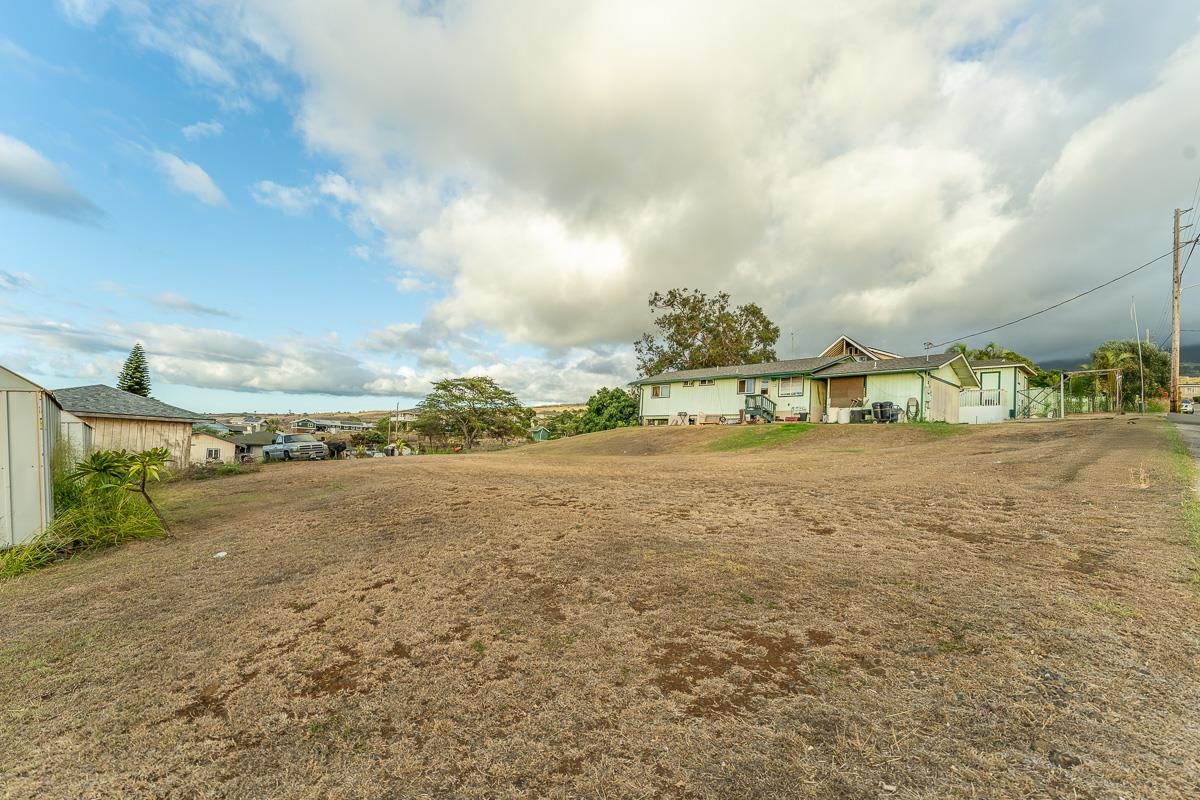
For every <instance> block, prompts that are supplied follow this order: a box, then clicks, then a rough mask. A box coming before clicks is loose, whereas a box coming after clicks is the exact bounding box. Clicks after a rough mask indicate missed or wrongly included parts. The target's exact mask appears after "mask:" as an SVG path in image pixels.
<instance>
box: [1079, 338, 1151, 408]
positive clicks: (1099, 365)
mask: <svg viewBox="0 0 1200 800" xmlns="http://www.w3.org/2000/svg"><path fill="white" fill-rule="evenodd" d="M1141 347H1142V365H1143V366H1144V368H1145V371H1146V398H1147V399H1150V398H1152V397H1157V396H1160V395H1162V394H1163V393H1165V392H1167V391H1169V390H1170V387H1171V354H1170V352H1168V351H1166V350H1159V349H1158V347H1157V346H1155V345H1153V344H1151V343H1149V342H1142V346H1141ZM1088 367H1089V368H1090V369H1116V370H1120V372H1121V398H1120V399H1121V403H1122V405H1124V406H1125V407H1126V408H1136V407H1137V404H1138V401H1139V400H1140V399H1141V394H1142V378H1141V372H1140V370H1139V368H1138V342H1137V340H1136V339H1112V340H1109V341H1107V342H1105V343H1104V344H1102V345H1100V346H1099V347H1097V348H1096V349H1095V350H1093V351H1092V360H1091V363H1090V364H1088Z"/></svg>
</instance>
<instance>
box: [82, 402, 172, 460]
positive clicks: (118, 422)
mask: <svg viewBox="0 0 1200 800" xmlns="http://www.w3.org/2000/svg"><path fill="white" fill-rule="evenodd" d="M76 416H77V417H79V418H80V419H82V420H83V421H84V422H86V423H88V424H89V425H91V426H92V447H94V448H95V449H97V450H129V451H130V452H134V453H138V452H141V451H142V450H149V449H150V448H151V447H165V448H167V449H168V450H170V451H171V459H172V461H171V465H170V466H171V468H172V469H182V468H183V467H186V466H187V465H188V464H189V463H191V446H192V423H190V422H170V421H165V420H164V421H158V420H147V419H114V418H110V417H89V416H87V415H86V414H76Z"/></svg>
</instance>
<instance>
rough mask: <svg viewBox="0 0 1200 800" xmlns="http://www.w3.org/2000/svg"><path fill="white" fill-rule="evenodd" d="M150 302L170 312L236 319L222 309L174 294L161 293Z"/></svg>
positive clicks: (232, 314) (233, 315)
mask: <svg viewBox="0 0 1200 800" xmlns="http://www.w3.org/2000/svg"><path fill="white" fill-rule="evenodd" d="M150 302H152V303H154V305H156V306H158V307H159V308H165V309H168V310H171V311H183V312H185V313H188V314H201V315H204V316H209V317H226V318H228V319H236V318H237V314H234V313H233V312H231V311H228V310H226V309H222V308H214V307H212V306H205V305H201V304H199V303H197V302H195V301H193V300H189V299H188V298H186V297H184V296H183V295H181V294H178V293H176V292H163V293H162V294H159V295H155V296H154V297H153V298H151V300H150Z"/></svg>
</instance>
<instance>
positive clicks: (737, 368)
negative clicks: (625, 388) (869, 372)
mask: <svg viewBox="0 0 1200 800" xmlns="http://www.w3.org/2000/svg"><path fill="white" fill-rule="evenodd" d="M847 358H849V356H835V357H826V356H818V357H816V358H793V359H790V360H788V361H768V362H765V363H763V364H735V365H734V366H732V367H706V368H704V369H684V370H679V371H677V372H660V373H659V374H657V375H651V376H650V377H648V378H638V379H637V380H636V381H630V383H629V385H630V386H641V385H642V384H647V383H673V382H675V381H695V380H710V379H716V378H758V377H764V376H768V375H808V374H810V373H813V372H816V371H817V370H819V369H821V368H822V367H827V366H829V365H830V364H836V363H837V362H839V361H842V360H845V359H847Z"/></svg>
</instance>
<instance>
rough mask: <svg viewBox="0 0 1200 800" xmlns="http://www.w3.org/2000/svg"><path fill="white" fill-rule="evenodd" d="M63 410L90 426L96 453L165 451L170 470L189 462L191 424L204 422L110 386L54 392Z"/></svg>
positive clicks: (178, 410) (157, 402)
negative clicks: (169, 458)
mask: <svg viewBox="0 0 1200 800" xmlns="http://www.w3.org/2000/svg"><path fill="white" fill-rule="evenodd" d="M54 396H55V397H57V398H58V402H59V403H60V404H61V405H62V407H63V409H65V410H67V411H70V412H71V413H72V414H74V415H75V416H76V417H78V418H79V419H81V420H83V421H84V422H86V423H88V424H89V425H91V426H92V445H93V446H94V447H96V448H97V449H99V450H129V451H131V452H140V451H142V450H149V449H150V448H152V447H165V448H167V450H169V451H170V452H171V460H172V467H173V468H177V469H179V468H183V467H186V466H187V465H188V464H189V463H190V462H191V450H192V424H193V423H196V422H209V421H210V420H208V419H207V418H205V417H203V416H201V415H199V414H196V413H195V412H193V411H188V410H186V409H183V408H179V407H178V406H172V405H168V404H166V403H164V402H162V401H161V400H155V399H154V398H153V397H142V396H141V395H138V394H132V393H131V392H124V391H121V390H120V389H114V388H113V387H111V386H105V385H103V384H95V385H93V386H75V387H72V388H69V389H56V390H55V391H54Z"/></svg>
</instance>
